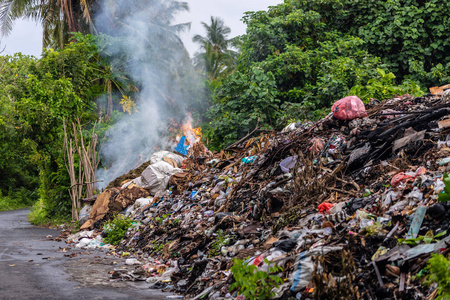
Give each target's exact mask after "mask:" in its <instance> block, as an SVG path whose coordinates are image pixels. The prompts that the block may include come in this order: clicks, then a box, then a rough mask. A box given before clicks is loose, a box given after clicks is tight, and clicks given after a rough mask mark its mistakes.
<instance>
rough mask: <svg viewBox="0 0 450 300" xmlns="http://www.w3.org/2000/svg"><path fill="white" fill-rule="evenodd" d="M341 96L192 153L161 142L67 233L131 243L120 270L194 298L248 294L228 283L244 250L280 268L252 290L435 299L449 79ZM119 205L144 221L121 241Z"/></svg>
mask: <svg viewBox="0 0 450 300" xmlns="http://www.w3.org/2000/svg"><path fill="white" fill-rule="evenodd" d="M340 101H341V102H339V103H336V104H335V105H334V106H333V109H332V113H330V114H329V115H328V116H327V117H325V118H323V119H322V120H320V121H317V122H308V123H303V124H302V123H297V124H290V125H289V126H287V127H286V128H285V129H284V130H283V131H282V132H277V133H262V134H261V135H259V136H256V137H255V136H253V137H252V136H251V135H249V136H247V137H245V138H243V139H242V140H240V141H239V142H237V143H235V144H233V145H232V146H230V147H228V148H227V149H225V150H223V151H221V152H219V153H211V152H210V151H209V150H208V149H207V147H206V146H205V145H204V144H202V143H201V142H196V143H195V144H193V145H191V147H189V149H188V150H187V152H186V157H183V156H180V155H178V154H175V153H171V152H167V151H166V152H158V153H155V154H154V155H153V157H152V158H151V161H150V162H149V163H147V164H146V165H145V168H143V169H144V170H141V172H140V173H141V174H140V175H139V176H136V171H132V172H130V173H129V174H126V175H124V176H122V177H121V180H122V181H123V182H120V184H119V182H118V180H115V181H114V183H115V185H114V186H110V187H109V188H108V189H107V190H105V191H104V192H103V193H102V194H100V195H99V196H98V198H97V200H96V201H95V204H94V205H93V206H92V207H91V208H90V212H89V214H87V211H85V213H84V217H85V218H86V221H85V223H84V224H83V225H82V227H81V228H82V229H85V230H86V231H81V232H79V233H77V234H75V235H72V236H70V237H69V240H70V241H71V242H73V243H75V245H76V246H77V247H90V248H96V247H97V248H98V247H103V248H106V249H108V250H112V251H114V252H115V253H117V254H119V255H129V256H130V258H129V259H128V260H130V263H129V264H130V265H136V269H135V272H134V273H133V274H131V275H132V276H130V274H124V273H123V272H122V273H120V272H114V273H113V275H112V276H114V277H113V278H115V279H117V280H120V279H122V280H146V281H147V282H149V283H150V284H151V286H152V287H153V288H160V289H164V290H168V291H171V292H175V293H179V294H183V295H186V297H191V298H192V299H244V297H243V296H242V295H240V294H241V293H242V291H244V290H245V288H244V287H241V289H240V290H239V288H230V286H233V283H234V282H235V281H238V280H239V278H238V276H243V275H242V274H245V272H242V274H241V273H239V274H237V273H236V274H233V273H232V272H231V267H232V265H233V264H234V263H235V262H236V260H235V259H242V260H245V261H246V263H247V266H248V265H253V266H255V267H256V268H257V270H258V271H263V272H265V273H267V272H268V273H272V275H275V276H277V277H278V278H281V279H282V280H281V282H280V284H277V285H274V288H273V289H272V290H271V291H270V293H266V290H265V289H264V288H262V287H263V286H261V289H259V288H258V289H257V290H255V291H254V293H255V294H254V296H253V299H264V298H266V297H272V298H281V299H308V298H310V299H312V298H315V299H394V298H395V299H433V298H434V297H436V295H437V292H438V290H437V289H436V285H432V286H431V287H429V286H426V285H424V284H423V283H422V281H423V275H424V274H425V271H424V268H425V266H426V263H427V261H428V259H429V258H430V255H431V254H432V253H448V252H449V249H450V247H449V245H450V237H449V235H448V232H447V230H448V227H449V224H450V219H449V214H450V204H449V202H447V200H448V199H450V177H448V175H447V172H449V170H450V117H449V116H450V114H449V113H450V93H449V92H445V93H444V94H443V95H437V96H436V95H427V96H425V97H419V98H414V97H411V96H409V95H405V96H402V97H396V98H393V99H389V100H385V101H381V102H380V101H377V100H373V101H372V102H371V103H369V104H367V105H366V106H364V104H362V102H361V101H360V100H359V99H358V98H357V97H348V98H344V99H342V100H340ZM141 169H142V168H141ZM130 174H134V175H133V176H134V177H133V176H130ZM131 177H132V178H131ZM86 210H88V208H86ZM117 213H120V214H122V215H124V216H126V217H128V218H131V219H132V220H133V221H134V223H133V226H132V227H131V228H130V229H129V230H128V232H127V233H126V236H125V239H124V240H123V241H122V242H121V243H120V244H119V245H118V246H117V247H113V246H111V245H106V244H104V243H102V237H104V236H105V235H107V234H108V232H107V230H105V229H104V228H103V224H104V222H105V220H107V219H109V218H111V217H113V215H114V214H117ZM88 230H90V231H88ZM128 260H127V262H128ZM237 263H241V264H242V262H240V261H237ZM244 266H245V265H243V267H242V268H244ZM274 266H278V267H281V268H273V267H274ZM252 278H253V277H248V279H246V280H247V283H248V284H252V283H253V284H258V283H259V284H260V283H261V280H259V281H255V282H256V283H255V282H253V281H252V280H253V279H252ZM256 286H258V285H256ZM276 286H278V287H276ZM271 288H272V287H271ZM247 298H252V297H247Z"/></svg>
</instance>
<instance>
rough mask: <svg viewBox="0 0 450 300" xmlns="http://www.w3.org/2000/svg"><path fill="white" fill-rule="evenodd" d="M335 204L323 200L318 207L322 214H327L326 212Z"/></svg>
mask: <svg viewBox="0 0 450 300" xmlns="http://www.w3.org/2000/svg"><path fill="white" fill-rule="evenodd" d="M334 205H335V204H332V203H328V202H322V203H321V204H320V205H319V206H318V207H317V209H318V210H319V212H320V213H321V214H325V213H328V214H329V213H330V209H331V208H332V207H333V206H334Z"/></svg>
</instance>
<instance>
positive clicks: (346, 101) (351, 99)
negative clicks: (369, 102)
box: [331, 96, 367, 120]
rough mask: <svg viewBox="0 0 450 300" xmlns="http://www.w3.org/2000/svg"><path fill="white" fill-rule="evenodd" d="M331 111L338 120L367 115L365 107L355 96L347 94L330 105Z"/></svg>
mask: <svg viewBox="0 0 450 300" xmlns="http://www.w3.org/2000/svg"><path fill="white" fill-rule="evenodd" d="M331 111H332V112H333V116H334V117H335V118H336V119H338V120H353V119H356V118H364V117H367V113H366V107H365V106H364V103H363V102H362V101H361V99H359V98H358V97H357V96H348V97H345V98H342V99H341V100H338V101H336V102H335V103H334V104H333V107H331Z"/></svg>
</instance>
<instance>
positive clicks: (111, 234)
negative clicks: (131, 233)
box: [104, 215, 133, 245]
mask: <svg viewBox="0 0 450 300" xmlns="http://www.w3.org/2000/svg"><path fill="white" fill-rule="evenodd" d="M132 223H133V220H131V219H128V218H125V217H124V216H123V215H117V216H116V217H115V218H114V219H111V220H109V221H108V222H107V223H106V224H105V226H104V228H105V231H106V233H107V234H106V237H105V239H104V241H105V243H108V244H111V245H118V244H119V243H120V242H121V241H122V240H123V239H124V238H125V233H127V230H128V229H129V228H130V227H131V224H132Z"/></svg>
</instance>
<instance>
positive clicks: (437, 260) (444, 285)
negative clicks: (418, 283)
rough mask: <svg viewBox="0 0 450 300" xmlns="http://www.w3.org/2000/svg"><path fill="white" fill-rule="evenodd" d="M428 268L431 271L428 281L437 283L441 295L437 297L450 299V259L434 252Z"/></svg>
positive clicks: (442, 299)
mask: <svg viewBox="0 0 450 300" xmlns="http://www.w3.org/2000/svg"><path fill="white" fill-rule="evenodd" d="M426 270H427V271H428V272H429V275H428V276H427V277H426V282H427V283H428V284H430V285H431V284H433V283H437V289H438V291H439V292H438V295H439V296H438V297H437V298H436V299H438V300H448V299H450V260H449V259H448V258H446V257H445V256H444V255H442V254H432V255H431V258H430V260H429V261H428V263H427V267H426Z"/></svg>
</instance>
